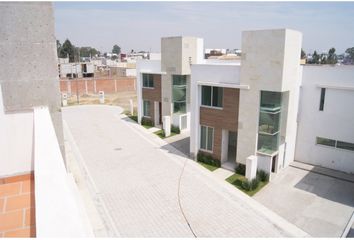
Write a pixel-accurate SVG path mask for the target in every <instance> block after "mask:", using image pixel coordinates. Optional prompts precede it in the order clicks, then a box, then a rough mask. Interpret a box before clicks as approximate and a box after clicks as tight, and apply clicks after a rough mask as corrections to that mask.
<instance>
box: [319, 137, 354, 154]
mask: <svg viewBox="0 0 354 240" xmlns="http://www.w3.org/2000/svg"><path fill="white" fill-rule="evenodd" d="M316 144H319V145H324V146H328V147H334V148H339V149H345V150H349V151H354V143H349V142H343V141H339V140H334V139H329V138H322V137H316Z"/></svg>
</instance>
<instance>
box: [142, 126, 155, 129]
mask: <svg viewBox="0 0 354 240" xmlns="http://www.w3.org/2000/svg"><path fill="white" fill-rule="evenodd" d="M141 126H143V127H144V128H146V129H149V128H152V126H150V125H141Z"/></svg>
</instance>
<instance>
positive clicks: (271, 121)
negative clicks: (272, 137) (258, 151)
mask: <svg viewBox="0 0 354 240" xmlns="http://www.w3.org/2000/svg"><path fill="white" fill-rule="evenodd" d="M279 123H280V111H278V112H275V113H273V112H267V111H261V112H260V114H259V132H260V133H269V134H275V133H277V132H279Z"/></svg>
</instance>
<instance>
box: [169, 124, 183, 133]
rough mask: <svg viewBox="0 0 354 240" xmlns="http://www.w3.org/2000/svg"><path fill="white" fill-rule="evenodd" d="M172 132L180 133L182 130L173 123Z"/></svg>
mask: <svg viewBox="0 0 354 240" xmlns="http://www.w3.org/2000/svg"><path fill="white" fill-rule="evenodd" d="M171 132H174V133H177V134H180V133H181V130H180V129H179V127H177V126H175V125H171Z"/></svg>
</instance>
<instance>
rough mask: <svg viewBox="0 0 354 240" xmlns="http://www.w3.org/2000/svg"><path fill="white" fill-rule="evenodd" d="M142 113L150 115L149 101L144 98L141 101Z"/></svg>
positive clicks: (146, 115) (145, 115)
mask: <svg viewBox="0 0 354 240" xmlns="http://www.w3.org/2000/svg"><path fill="white" fill-rule="evenodd" d="M143 115H144V117H149V116H150V101H146V100H144V102H143Z"/></svg>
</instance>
